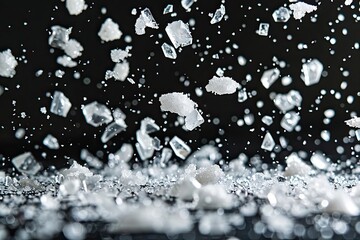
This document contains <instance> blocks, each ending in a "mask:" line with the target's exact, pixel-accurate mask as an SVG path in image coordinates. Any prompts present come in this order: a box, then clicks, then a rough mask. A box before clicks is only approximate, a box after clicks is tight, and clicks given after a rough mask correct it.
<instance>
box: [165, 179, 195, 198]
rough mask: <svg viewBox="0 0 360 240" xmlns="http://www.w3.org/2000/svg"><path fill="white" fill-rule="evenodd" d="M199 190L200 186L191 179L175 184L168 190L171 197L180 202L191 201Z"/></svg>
mask: <svg viewBox="0 0 360 240" xmlns="http://www.w3.org/2000/svg"><path fill="white" fill-rule="evenodd" d="M200 188H201V184H200V183H199V182H198V181H197V180H196V179H195V178H193V177H187V178H185V179H183V180H182V181H181V182H179V183H177V184H175V185H174V186H173V187H172V189H171V190H170V193H171V195H173V196H175V197H178V198H180V199H182V200H192V199H193V197H194V194H195V193H196V192H197V191H198V190H199V189H200Z"/></svg>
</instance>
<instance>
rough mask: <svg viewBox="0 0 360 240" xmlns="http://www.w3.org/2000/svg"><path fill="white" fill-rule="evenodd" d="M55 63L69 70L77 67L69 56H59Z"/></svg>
mask: <svg viewBox="0 0 360 240" xmlns="http://www.w3.org/2000/svg"><path fill="white" fill-rule="evenodd" d="M56 62H57V63H58V64H60V65H62V66H64V67H69V68H72V67H76V66H77V63H76V62H74V61H73V60H72V59H71V57H69V56H66V55H64V56H60V57H58V58H57V60H56Z"/></svg>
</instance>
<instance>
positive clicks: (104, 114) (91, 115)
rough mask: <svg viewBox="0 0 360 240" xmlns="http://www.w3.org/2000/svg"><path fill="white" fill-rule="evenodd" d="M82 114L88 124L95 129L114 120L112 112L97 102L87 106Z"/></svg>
mask: <svg viewBox="0 0 360 240" xmlns="http://www.w3.org/2000/svg"><path fill="white" fill-rule="evenodd" d="M82 112H83V114H84V117H85V120H86V122H87V123H88V124H90V125H92V126H94V127H99V126H100V125H102V124H108V123H110V122H111V121H112V120H113V117H112V116H111V111H110V110H109V109H108V108H107V107H106V106H105V105H103V104H100V103H98V102H97V101H94V102H92V103H89V104H87V105H85V106H84V107H83V109H82Z"/></svg>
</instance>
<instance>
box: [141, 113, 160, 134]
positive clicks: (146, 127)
mask: <svg viewBox="0 0 360 240" xmlns="http://www.w3.org/2000/svg"><path fill="white" fill-rule="evenodd" d="M140 130H141V131H142V132H145V133H153V132H157V131H159V130H160V127H159V125H157V124H156V123H155V120H154V119H152V118H149V117H146V118H144V119H143V120H141V123H140Z"/></svg>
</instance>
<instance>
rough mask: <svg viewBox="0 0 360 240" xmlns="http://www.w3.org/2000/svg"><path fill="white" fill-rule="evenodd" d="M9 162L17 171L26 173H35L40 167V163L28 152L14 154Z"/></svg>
mask: <svg viewBox="0 0 360 240" xmlns="http://www.w3.org/2000/svg"><path fill="white" fill-rule="evenodd" d="M11 162H12V164H13V165H14V166H15V168H16V169H17V170H18V171H19V172H22V173H24V174H27V175H35V174H36V173H37V172H38V171H40V169H41V165H40V164H39V163H38V162H37V161H36V159H35V158H34V157H33V155H32V154H31V153H30V152H26V153H23V154H21V155H18V156H16V157H15V158H13V159H12V160H11Z"/></svg>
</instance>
